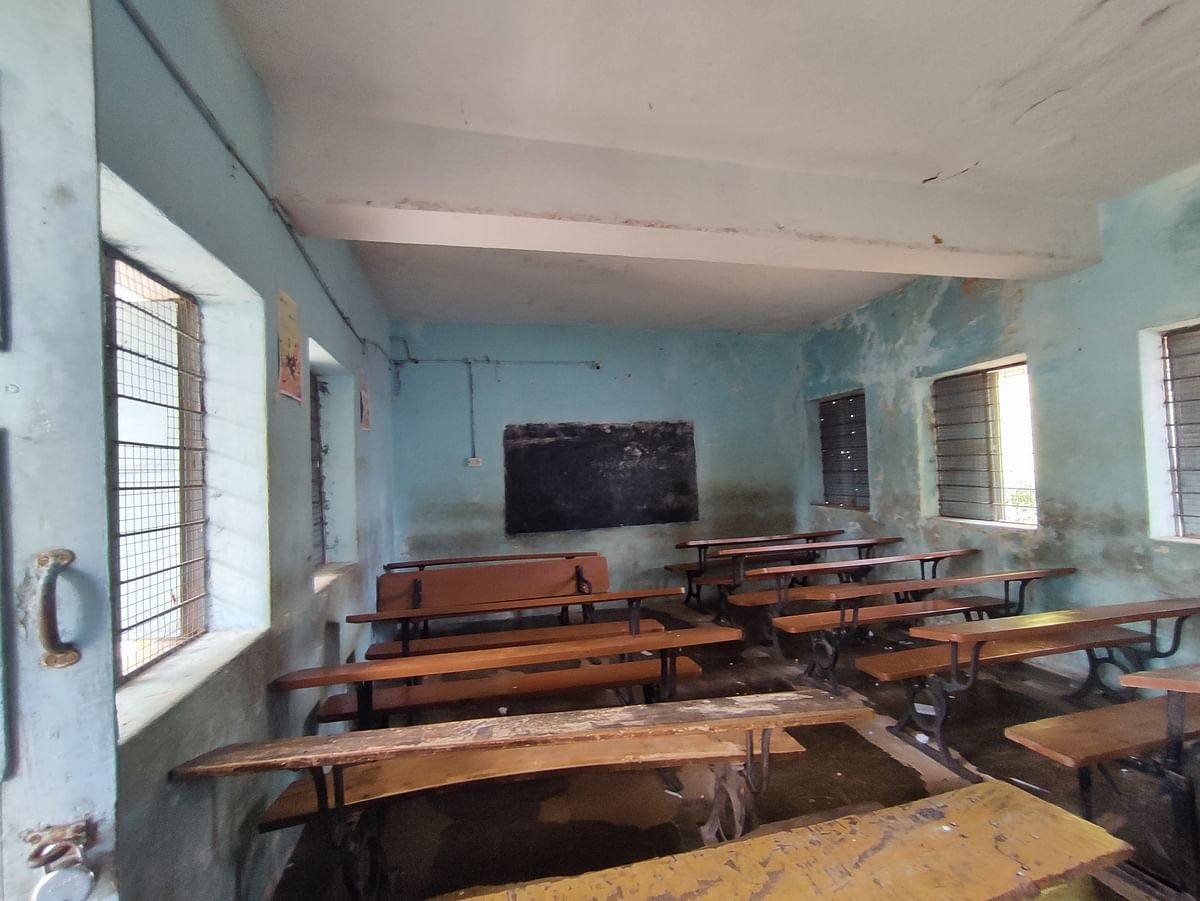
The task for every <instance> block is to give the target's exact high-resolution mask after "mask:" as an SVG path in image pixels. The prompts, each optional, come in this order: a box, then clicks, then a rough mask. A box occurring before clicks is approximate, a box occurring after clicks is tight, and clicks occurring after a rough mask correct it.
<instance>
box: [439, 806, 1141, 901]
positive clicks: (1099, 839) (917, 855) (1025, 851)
mask: <svg viewBox="0 0 1200 901" xmlns="http://www.w3.org/2000/svg"><path fill="white" fill-rule="evenodd" d="M1132 854H1133V849H1132V848H1131V847H1130V846H1129V845H1127V844H1126V843H1125V842H1123V841H1120V840H1119V839H1116V838H1113V837H1112V836H1111V835H1109V834H1108V833H1107V832H1105V831H1104V830H1103V829H1101V828H1100V827H1099V826H1096V825H1094V824H1092V823H1089V822H1087V821H1086V820H1081V819H1080V818H1078V817H1076V816H1073V815H1072V814H1069V813H1067V812H1066V811H1064V810H1062V809H1060V808H1058V807H1055V806H1054V805H1053V804H1050V803H1048V802H1046V801H1042V800H1040V799H1039V798H1035V797H1033V796H1032V795H1029V794H1026V793H1025V792H1023V791H1021V790H1020V789H1018V788H1015V787H1013V786H1011V785H1008V784H1006V783H1004V782H985V783H983V784H981V785H971V786H968V787H966V788H960V789H957V790H955V791H952V792H947V793H945V794H942V795H936V796H934V797H932V798H925V799H922V800H920V801H914V802H912V803H910V804H903V805H901V806H899V807H891V808H888V809H886V810H880V811H876V812H874V813H869V814H863V815H856V816H848V817H842V818H841V819H837V820H830V821H828V822H825V823H818V824H816V825H813V826H802V827H799V828H795V829H788V830H786V831H783V832H775V833H772V834H770V835H763V836H758V837H751V838H747V839H742V840H740V841H734V842H727V843H725V844H722V845H718V846H716V847H712V848H702V849H700V850H697V851H688V852H685V853H682V854H674V855H671V856H669V857H661V858H656V859H652V860H646V861H641V862H640V863H635V864H630V865H628V866H623V867H612V868H610V869H607V870H599V871H597V872H594V873H584V874H583V875H581V876H569V877H566V878H558V879H546V880H542V881H539V882H531V883H526V884H524V885H516V886H509V887H507V888H502V889H498V890H493V891H483V892H476V891H468V892H463V893H461V894H460V895H447V896H444V897H445V898H452V897H472V898H486V899H490V901H502V899H503V901H550V899H554V901H591V899H596V898H605V899H612V898H693V899H702V898H713V899H717V898H757V899H779V901H783V899H793V898H847V899H854V901H894V899H896V898H907V899H913V901H944V899H947V898H954V899H956V901H995V899H1008V898H1030V897H1035V896H1036V895H1037V893H1038V889H1039V888H1041V887H1043V886H1048V885H1051V884H1054V883H1057V882H1061V881H1063V880H1066V879H1069V878H1071V877H1074V876H1080V875H1083V874H1087V873H1094V872H1097V871H1099V870H1103V869H1106V868H1108V867H1110V866H1114V865H1116V864H1118V863H1120V862H1121V861H1124V860H1126V859H1128V858H1129V857H1131V856H1132Z"/></svg>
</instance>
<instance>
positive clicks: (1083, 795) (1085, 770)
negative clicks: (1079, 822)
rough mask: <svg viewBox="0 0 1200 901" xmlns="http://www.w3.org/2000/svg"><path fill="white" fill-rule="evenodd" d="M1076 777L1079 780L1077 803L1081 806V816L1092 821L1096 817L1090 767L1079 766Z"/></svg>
mask: <svg viewBox="0 0 1200 901" xmlns="http://www.w3.org/2000/svg"><path fill="white" fill-rule="evenodd" d="M1076 778H1077V779H1078V781H1079V803H1080V805H1081V806H1082V807H1083V818H1084V819H1085V820H1088V821H1089V822H1092V821H1094V820H1095V819H1096V807H1095V801H1094V799H1093V798H1092V768H1091V767H1090V766H1081V767H1080V768H1079V769H1078V771H1077V772H1076Z"/></svg>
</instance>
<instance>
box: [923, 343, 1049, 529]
mask: <svg viewBox="0 0 1200 901" xmlns="http://www.w3.org/2000/svg"><path fill="white" fill-rule="evenodd" d="M933 425H934V435H935V440H936V444H937V473H938V508H939V512H940V513H941V514H942V516H953V517H958V518H960V519H978V520H986V521H989V522H1007V523H1015V524H1021V525H1037V489H1036V482H1035V478H1034V459H1033V411H1032V408H1031V406H1030V400H1029V369H1028V368H1027V367H1026V365H1025V364H1024V363H1016V364H1012V365H1008V366H999V367H995V368H992V369H982V370H978V371H975V372H967V373H964V374H962V375H953V376H948V377H946V378H942V379H938V380H936V381H935V382H934V383H933Z"/></svg>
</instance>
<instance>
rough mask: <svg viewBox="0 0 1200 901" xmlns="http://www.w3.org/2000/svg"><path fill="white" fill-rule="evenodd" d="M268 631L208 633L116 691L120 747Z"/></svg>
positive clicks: (247, 649)
mask: <svg viewBox="0 0 1200 901" xmlns="http://www.w3.org/2000/svg"><path fill="white" fill-rule="evenodd" d="M267 631H268V630H266V629H236V630H226V631H219V632H209V633H208V634H206V635H202V636H201V637H200V638H197V639H196V640H195V641H193V642H191V643H190V644H188V645H187V646H186V647H183V648H180V649H179V650H178V651H176V652H175V653H174V654H172V655H171V656H170V657H167V658H166V659H165V660H163V661H161V662H159V663H156V664H155V665H154V666H152V667H150V668H149V669H147V670H146V671H145V672H143V673H139V674H138V675H136V676H134V677H133V678H132V679H131V680H130V681H129V682H128V683H126V684H125V685H122V686H121V687H120V688H118V689H117V735H118V744H123V743H124V742H126V741H128V740H130V739H132V738H133V737H134V736H136V735H137V734H138V733H139V732H141V731H142V730H143V729H145V728H146V727H147V726H149V725H150V724H151V723H153V722H154V721H155V720H157V719H158V718H159V717H161V716H162V715H163V714H165V713H167V711H169V710H170V709H171V708H172V707H174V706H175V705H176V704H178V703H179V702H180V701H182V700H183V699H184V698H185V697H187V696H188V695H189V694H190V693H191V692H193V691H195V690H196V689H197V688H199V687H200V686H201V685H203V684H204V682H205V681H207V680H208V679H209V677H211V676H212V675H213V674H215V673H217V672H218V671H220V670H221V669H222V668H223V667H225V666H228V665H229V664H230V663H232V662H233V661H234V660H236V659H237V658H238V657H239V656H241V655H242V654H244V653H247V652H248V651H249V649H250V648H251V646H253V645H254V644H255V642H257V641H258V639H260V638H262V637H263V636H265V635H266V634H267Z"/></svg>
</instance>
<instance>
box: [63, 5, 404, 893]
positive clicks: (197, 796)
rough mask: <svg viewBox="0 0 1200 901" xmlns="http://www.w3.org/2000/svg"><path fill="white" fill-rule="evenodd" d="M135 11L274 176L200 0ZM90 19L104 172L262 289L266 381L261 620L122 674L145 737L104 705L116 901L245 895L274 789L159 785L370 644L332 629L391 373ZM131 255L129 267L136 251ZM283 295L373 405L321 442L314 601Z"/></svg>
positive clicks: (147, 70)
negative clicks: (233, 639) (334, 557)
mask: <svg viewBox="0 0 1200 901" xmlns="http://www.w3.org/2000/svg"><path fill="white" fill-rule="evenodd" d="M132 2H133V5H134V6H135V8H136V9H137V10H138V11H140V13H141V15H142V16H144V18H145V19H146V20H147V22H148V23H149V25H150V27H151V28H152V29H153V31H154V32H155V34H156V35H157V37H158V40H159V41H160V42H161V44H162V45H163V47H164V48H165V50H166V52H167V53H168V54H169V55H170V56H171V57H172V58H173V59H174V60H175V61H176V63H177V64H178V66H179V67H180V68H181V69H182V70H183V72H184V73H185V75H186V78H187V79H188V80H189V81H190V82H191V83H192V84H193V85H194V87H195V89H196V91H197V92H198V93H199V94H200V95H201V97H202V98H203V99H204V101H205V103H206V104H207V105H208V106H209V107H210V108H211V109H212V111H213V113H214V115H215V116H216V118H217V119H218V120H219V121H220V122H221V123H222V124H223V125H224V127H225V128H226V129H227V130H228V131H229V133H230V134H231V136H232V137H233V139H234V142H235V144H236V145H237V147H238V148H239V150H240V151H241V152H242V154H243V155H244V156H245V157H246V158H247V159H248V160H249V162H250V164H251V166H252V167H253V168H255V169H256V170H258V171H259V173H260V174H261V175H262V177H264V178H266V179H268V180H269V177H270V161H271V138H270V135H271V118H272V109H271V105H270V102H269V100H268V98H267V96H266V94H265V92H264V90H263V88H262V85H261V84H260V83H259V81H258V79H257V77H256V76H255V74H254V73H253V71H252V70H251V68H250V66H249V65H248V63H247V62H246V60H245V58H244V57H243V56H242V54H241V51H240V50H239V48H238V47H237V45H236V43H235V42H234V40H233V38H232V36H231V35H230V33H229V31H228V29H227V27H226V25H225V22H224V20H223V18H222V16H221V14H220V12H219V9H218V7H217V3H216V2H215V0H194V2H189V3H178V2H174V0H132ZM94 7H95V9H94V16H95V30H96V33H95V44H96V55H97V91H98V98H97V105H98V108H97V125H98V131H99V150H100V159H101V161H102V163H104V164H105V165H106V166H107V167H109V168H111V170H112V171H113V172H114V173H115V174H116V175H117V176H118V177H119V178H120V179H122V180H123V181H124V182H126V183H128V184H129V185H131V186H132V187H133V188H134V189H135V190H136V191H137V192H138V193H140V194H141V195H142V196H143V197H144V198H145V199H146V200H148V201H149V202H150V203H151V204H153V205H154V206H155V207H157V208H158V210H160V211H161V212H162V214H164V215H165V217H166V218H167V219H169V220H170V221H171V222H172V223H174V225H176V226H178V227H179V228H181V229H183V231H185V232H186V233H187V234H188V235H190V237H191V238H192V239H194V240H195V241H196V242H198V243H199V244H200V245H202V246H203V248H204V249H205V250H206V251H207V252H208V253H209V254H211V255H212V256H214V257H216V258H217V259H218V260H219V261H220V262H221V263H222V264H224V266H226V267H228V269H230V270H232V272H233V273H235V274H236V275H237V276H238V277H240V279H242V280H244V282H245V283H247V284H248V285H249V286H250V287H251V288H252V289H253V291H254V292H256V293H257V295H258V296H259V298H260V309H259V310H258V313H257V315H258V317H260V318H259V319H258V321H257V322H256V326H257V328H258V329H259V330H260V331H261V334H262V344H261V346H260V347H258V348H256V354H261V361H265V365H261V366H255V367H254V368H255V369H257V371H258V373H259V375H258V378H261V379H265V380H266V386H265V389H266V400H265V404H266V410H265V412H264V413H263V414H262V417H261V418H262V422H263V423H264V424H265V434H259V435H256V436H251V437H250V439H249V440H248V441H247V444H246V446H245V447H244V448H243V449H242V453H244V454H245V457H246V459H247V460H254V459H255V458H256V457H261V458H262V459H263V460H265V466H266V473H267V478H266V499H265V500H266V504H267V511H268V514H269V517H268V518H267V519H266V523H267V524H266V526H265V528H266V529H267V534H266V536H265V539H264V541H265V546H266V552H267V554H268V558H267V561H266V570H267V574H266V576H265V578H264V579H263V581H262V583H261V585H260V586H259V588H258V591H257V595H256V596H255V597H253V598H248V599H247V606H248V607H252V608H253V607H257V609H258V611H259V615H258V622H257V626H258V631H254V630H250V633H249V635H246V633H245V632H244V631H243V632H241V633H239V638H238V644H237V646H236V647H232V648H230V647H228V646H222V645H221V637H220V636H216V638H215V639H214V640H215V641H216V644H215V650H214V642H213V641H209V640H208V639H205V640H203V641H204V642H205V643H206V644H207V646H208V652H209V659H210V661H211V660H212V659H217V660H219V661H221V665H220V666H217V667H209V668H208V669H205V668H203V667H201V668H200V669H199V670H197V669H195V668H192V669H188V668H187V667H185V666H183V665H182V663H181V661H182V660H184V658H183V657H182V655H177V658H176V659H173V660H170V661H167V662H165V663H163V664H162V665H161V668H160V667H155V668H152V669H151V670H149V671H147V673H146V674H145V675H144V676H142V677H139V678H135V679H134V680H133V682H132V683H131V685H135V686H136V685H139V684H140V685H141V686H142V687H143V688H144V687H146V686H154V685H156V684H157V685H158V686H159V688H161V690H162V691H163V692H166V693H169V694H171V695H172V696H173V697H174V698H175V701H174V703H173V705H171V706H170V708H169V710H168V712H166V713H165V714H164V715H162V716H159V717H157V718H156V719H154V720H153V721H151V722H149V723H148V724H143V725H141V726H139V727H138V728H136V729H134V730H131V729H130V728H129V727H128V724H127V719H128V718H127V717H126V715H125V713H126V712H125V711H124V710H122V699H121V692H125V691H126V689H122V690H121V692H119V693H118V710H119V712H120V713H121V714H122V736H121V746H120V751H119V801H118V831H119V838H118V844H119V847H118V865H119V869H120V887H121V893H122V895H123V896H124V897H129V898H160V899H166V898H172V897H178V898H188V899H203V898H211V899H230V898H258V897H262V896H263V895H264V893H265V892H266V891H267V890H268V889H269V887H270V886H271V885H272V884H273V883H274V881H275V879H276V878H277V876H278V873H279V872H280V870H281V868H282V865H283V862H284V860H285V857H286V854H287V853H288V852H289V851H290V849H291V846H292V844H293V843H294V841H295V839H296V837H297V834H298V830H295V829H293V830H288V831H286V832H282V833H275V834H273V835H271V836H266V837H262V836H258V835H257V833H256V831H255V829H254V824H255V822H256V818H257V815H258V814H259V813H260V812H261V810H262V809H263V807H264V806H265V804H266V803H267V801H268V800H269V799H270V797H271V796H272V795H273V793H275V792H276V791H277V790H278V789H279V788H280V782H281V781H284V782H285V781H286V779H282V780H281V779H238V780H227V783H226V784H216V783H199V784H194V785H175V784H170V783H168V782H167V771H168V769H169V768H170V767H171V766H173V765H176V764H178V763H181V762H183V761H185V760H187V759H189V758H191V757H193V756H195V755H197V754H199V753H202V752H204V751H206V750H209V749H211V748H213V747H215V746H218V745H221V744H224V743H228V742H236V741H250V740H257V739H265V738H268V737H275V736H280V735H289V734H290V735H296V734H301V733H302V732H303V731H305V729H306V728H310V729H311V723H309V722H307V721H306V717H307V715H308V714H309V712H310V711H311V709H312V707H313V706H314V705H315V704H316V701H317V698H316V696H315V693H313V692H302V693H298V694H297V695H294V696H289V697H277V696H274V695H272V694H271V693H270V692H269V691H268V689H267V687H266V686H267V683H268V682H269V681H270V680H271V679H272V678H274V677H275V676H277V675H279V674H280V673H282V672H285V671H288V670H291V669H295V668H299V667H304V666H312V665H318V664H322V663H328V662H332V661H333V660H334V659H344V658H345V656H346V655H347V654H349V653H350V652H352V651H354V650H355V649H356V648H361V647H362V645H363V644H364V643H365V641H366V639H367V638H368V636H367V635H366V633H365V631H363V630H361V629H355V630H351V629H350V628H349V627H346V626H344V624H342V623H343V617H344V616H345V614H346V613H349V612H353V611H354V610H357V609H360V608H361V607H362V605H363V604H364V603H365V602H367V599H369V598H370V597H371V593H372V591H371V576H373V574H374V573H376V572H378V570H379V568H380V565H381V563H382V562H383V559H384V557H385V556H390V555H391V552H392V540H391V517H392V514H391V498H392V491H391V476H392V467H391V440H392V428H391V422H390V419H391V405H390V403H389V400H390V398H389V394H388V392H389V384H390V369H389V366H388V364H387V361H386V357H385V353H383V352H380V351H379V350H376V349H368V350H366V351H364V350H363V348H362V347H361V346H360V344H359V341H358V340H357V339H356V338H355V337H354V336H353V335H352V334H351V333H350V331H349V329H348V328H347V327H346V325H345V324H344V323H343V322H342V320H341V319H340V318H339V317H338V315H337V313H336V312H335V311H334V310H333V308H332V306H331V305H330V303H329V302H328V301H327V300H326V298H325V297H324V296H323V294H322V291H321V289H320V287H319V285H318V284H317V282H316V280H315V279H314V277H313V276H312V274H311V273H310V271H309V269H308V268H307V267H306V265H305V264H304V262H303V260H302V258H301V256H300V254H299V252H298V251H297V249H296V248H295V247H294V246H293V244H292V243H291V241H290V239H289V237H288V236H287V234H286V232H285V230H284V228H283V227H282V225H281V224H280V222H279V221H278V220H277V219H276V218H275V217H274V216H273V215H272V213H271V211H270V209H269V206H268V204H267V202H266V200H264V198H263V197H262V196H261V194H260V193H259V192H258V191H257V189H256V188H255V187H254V186H253V184H252V183H251V182H250V180H249V179H248V177H247V176H246V174H245V172H243V171H242V170H241V169H240V168H239V167H238V166H237V165H236V164H235V163H234V162H233V161H232V159H231V157H230V155H229V153H227V152H226V150H225V149H224V148H223V147H222V145H221V143H220V142H219V140H218V139H217V137H216V136H215V135H214V134H213V133H212V131H211V130H210V129H209V127H208V126H207V125H206V124H205V122H204V121H203V119H202V118H201V117H200V115H199V114H198V113H197V112H196V110H195V109H194V108H193V107H192V105H191V104H190V103H189V102H188V100H187V99H186V97H185V96H184V95H183V93H182V92H181V91H180V89H179V88H178V86H177V85H176V83H175V82H174V81H173V80H172V79H171V77H170V76H169V74H168V72H167V70H166V68H165V67H164V65H163V63H162V61H161V60H160V59H159V58H158V57H157V56H156V55H155V53H154V52H153V50H152V49H151V46H150V44H149V43H148V42H147V41H146V40H145V39H144V37H143V36H142V35H141V34H139V33H138V31H137V30H136V29H135V28H134V26H133V22H132V20H131V18H130V16H129V15H128V13H127V11H126V10H125V9H124V8H123V7H122V4H121V3H120V2H118V0H96V2H95V4H94ZM304 243H305V246H306V247H307V248H308V249H309V251H310V252H311V254H312V255H313V257H314V258H315V259H316V261H317V264H318V266H319V267H320V270H321V273H322V275H323V276H324V278H325V280H326V281H327V282H328V283H329V285H330V286H331V287H332V289H333V291H334V293H335V294H336V296H337V298H338V299H339V301H340V302H341V304H342V306H343V307H344V309H345V312H346V313H347V315H348V316H349V317H350V319H351V320H352V321H353V322H354V324H355V326H356V327H357V329H359V330H360V331H361V333H362V334H363V335H365V336H369V337H371V338H374V339H377V340H379V341H380V342H381V343H383V345H384V346H385V347H386V344H387V334H388V323H387V320H386V318H385V316H384V313H383V311H382V309H381V307H380V306H379V304H378V302H377V300H376V299H375V297H374V295H373V294H372V291H371V289H370V287H369V286H368V284H367V282H366V280H365V279H364V277H363V275H362V273H361V271H360V270H359V269H358V266H357V265H356V263H355V262H354V260H353V258H352V257H351V256H350V253H349V250H348V248H347V247H346V246H345V245H344V244H341V243H339V242H328V241H305V242H304ZM129 250H130V252H131V254H133V255H134V256H137V251H138V248H137V247H130V248H129ZM181 287H184V288H185V289H186V288H190V287H197V286H191V285H187V284H184V285H182V286H181ZM199 287H202V286H199ZM278 290H284V291H286V292H287V293H288V294H289V295H290V296H291V297H292V298H294V299H295V300H296V301H297V303H298V304H299V308H300V322H301V328H302V331H303V332H304V334H305V335H306V336H308V337H312V338H314V339H316V341H317V342H318V343H319V344H320V345H321V347H322V348H324V349H325V350H327V351H328V352H329V354H331V355H332V356H333V357H334V358H336V360H337V362H338V363H339V364H341V365H342V366H344V367H345V368H346V369H347V370H348V371H349V372H357V371H358V370H360V369H361V370H363V371H364V372H365V373H366V377H367V381H368V385H369V388H370V392H371V396H372V398H373V400H374V404H373V410H372V414H373V426H374V428H373V430H372V431H361V430H351V432H350V434H348V435H339V436H336V438H337V440H350V441H352V442H353V443H354V447H353V452H352V454H351V457H350V458H351V460H353V461H354V464H353V465H354V474H353V478H352V479H351V481H352V483H353V484H352V487H353V490H355V491H356V494H357V497H356V498H355V502H356V503H355V507H356V509H357V521H356V529H357V535H356V539H357V556H358V562H359V565H358V566H350V567H344V568H342V569H341V570H338V571H337V572H334V573H332V574H330V575H329V577H328V579H327V580H326V582H327V585H326V587H325V588H324V589H323V590H322V591H320V592H319V593H318V592H315V591H314V586H313V563H312V552H311V538H310V535H311V508H310V471H309V466H310V461H309V411H308V407H307V404H305V405H301V404H300V403H297V402H296V401H294V400H291V399H289V398H285V397H280V396H277V395H276V394H275V393H274V390H273V389H274V377H275V372H276V365H277V354H276V349H275V343H274V342H275V334H276V329H275V325H276V322H275V316H276V312H275V309H276V308H275V297H276V292H277V291H278ZM304 343H306V342H304ZM261 361H259V362H260V363H261ZM210 375H211V374H210ZM97 377H99V374H98V373H97ZM260 387H262V386H258V385H255V386H253V388H254V390H256V391H257V390H258V389H259V388H260ZM84 452H86V453H88V454H94V453H96V452H97V450H96V449H95V448H92V447H89V448H86V449H85V450H84ZM256 514H257V515H261V509H259V510H258V511H256ZM258 546H259V547H261V546H262V543H261V542H260V543H259V544H258ZM223 647H224V649H223ZM172 673H175V674H176V676H175V677H173V678H174V682H173V683H172V677H170V674H172ZM181 673H182V675H179V674H181Z"/></svg>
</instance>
